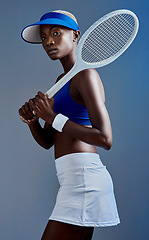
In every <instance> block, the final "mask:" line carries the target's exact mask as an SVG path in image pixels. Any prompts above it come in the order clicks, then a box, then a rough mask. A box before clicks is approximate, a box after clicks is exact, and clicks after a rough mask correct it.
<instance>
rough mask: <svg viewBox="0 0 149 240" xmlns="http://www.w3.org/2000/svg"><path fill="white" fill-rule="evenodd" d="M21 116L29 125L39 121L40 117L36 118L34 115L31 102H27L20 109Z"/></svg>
mask: <svg viewBox="0 0 149 240" xmlns="http://www.w3.org/2000/svg"><path fill="white" fill-rule="evenodd" d="M19 115H20V117H22V118H21V119H23V120H22V121H24V122H25V123H27V124H28V125H29V124H31V123H34V122H36V121H37V120H38V116H35V115H34V114H33V109H32V108H31V106H30V104H29V102H26V103H25V104H24V105H23V106H22V107H21V108H20V109H19Z"/></svg>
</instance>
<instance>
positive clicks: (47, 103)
mask: <svg viewBox="0 0 149 240" xmlns="http://www.w3.org/2000/svg"><path fill="white" fill-rule="evenodd" d="M29 106H30V108H31V109H33V114H34V115H35V116H38V117H40V118H42V119H43V120H44V121H45V122H47V123H49V124H52V122H53V120H54V118H55V116H56V115H57V114H56V113H55V112H54V98H51V99H49V98H48V97H47V96H46V95H45V94H43V93H42V92H38V94H37V95H36V96H35V98H33V99H30V100H29Z"/></svg>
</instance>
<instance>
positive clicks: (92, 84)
mask: <svg viewBox="0 0 149 240" xmlns="http://www.w3.org/2000/svg"><path fill="white" fill-rule="evenodd" d="M77 86H78V90H79V91H81V92H82V91H85V92H88V93H89V92H90V91H95V89H99V91H100V95H101V97H102V99H103V101H104V102H105V92H104V86H103V83H102V80H101V78H100V76H99V73H98V72H97V71H96V70H95V69H93V68H90V69H85V70H83V71H81V72H80V73H79V74H78V77H77Z"/></svg>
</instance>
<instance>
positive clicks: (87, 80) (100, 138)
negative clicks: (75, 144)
mask: <svg viewBox="0 0 149 240" xmlns="http://www.w3.org/2000/svg"><path fill="white" fill-rule="evenodd" d="M76 87H77V88H78V91H79V94H80V96H81V97H82V100H83V102H84V104H85V105H86V107H87V110H88V115H89V118H90V121H91V124H92V128H89V127H85V126H81V125H79V124H76V123H73V122H71V121H67V123H66V124H65V126H64V128H63V132H64V133H66V134H69V135H71V136H72V137H75V138H76V139H79V140H81V141H83V142H86V143H88V144H91V145H95V146H99V147H102V148H104V149H107V150H109V149H110V148H111V146H112V130H111V123H110V119H109V115H108V112H107V109H106V106H105V98H104V90H103V89H102V84H101V80H100V77H99V75H98V73H97V72H96V71H95V70H93V69H90V70H85V71H83V72H81V73H80V75H79V77H78V79H77V82H76Z"/></svg>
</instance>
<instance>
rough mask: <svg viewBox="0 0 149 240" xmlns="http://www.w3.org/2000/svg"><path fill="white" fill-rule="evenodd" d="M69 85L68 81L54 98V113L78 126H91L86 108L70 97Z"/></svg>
mask: <svg viewBox="0 0 149 240" xmlns="http://www.w3.org/2000/svg"><path fill="white" fill-rule="evenodd" d="M69 85H70V81H69V82H67V83H66V84H65V85H64V86H63V87H62V88H61V89H60V91H59V92H58V93H57V94H56V95H55V96H54V111H55V113H57V114H58V113H61V114H63V115H65V116H67V117H68V118H69V119H70V120H71V121H72V122H75V123H78V124H80V125H91V122H90V120H89V116H88V112H87V109H86V107H85V106H84V105H82V104H79V103H77V102H76V101H75V100H74V99H73V98H72V97H71V95H70V93H69Z"/></svg>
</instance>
